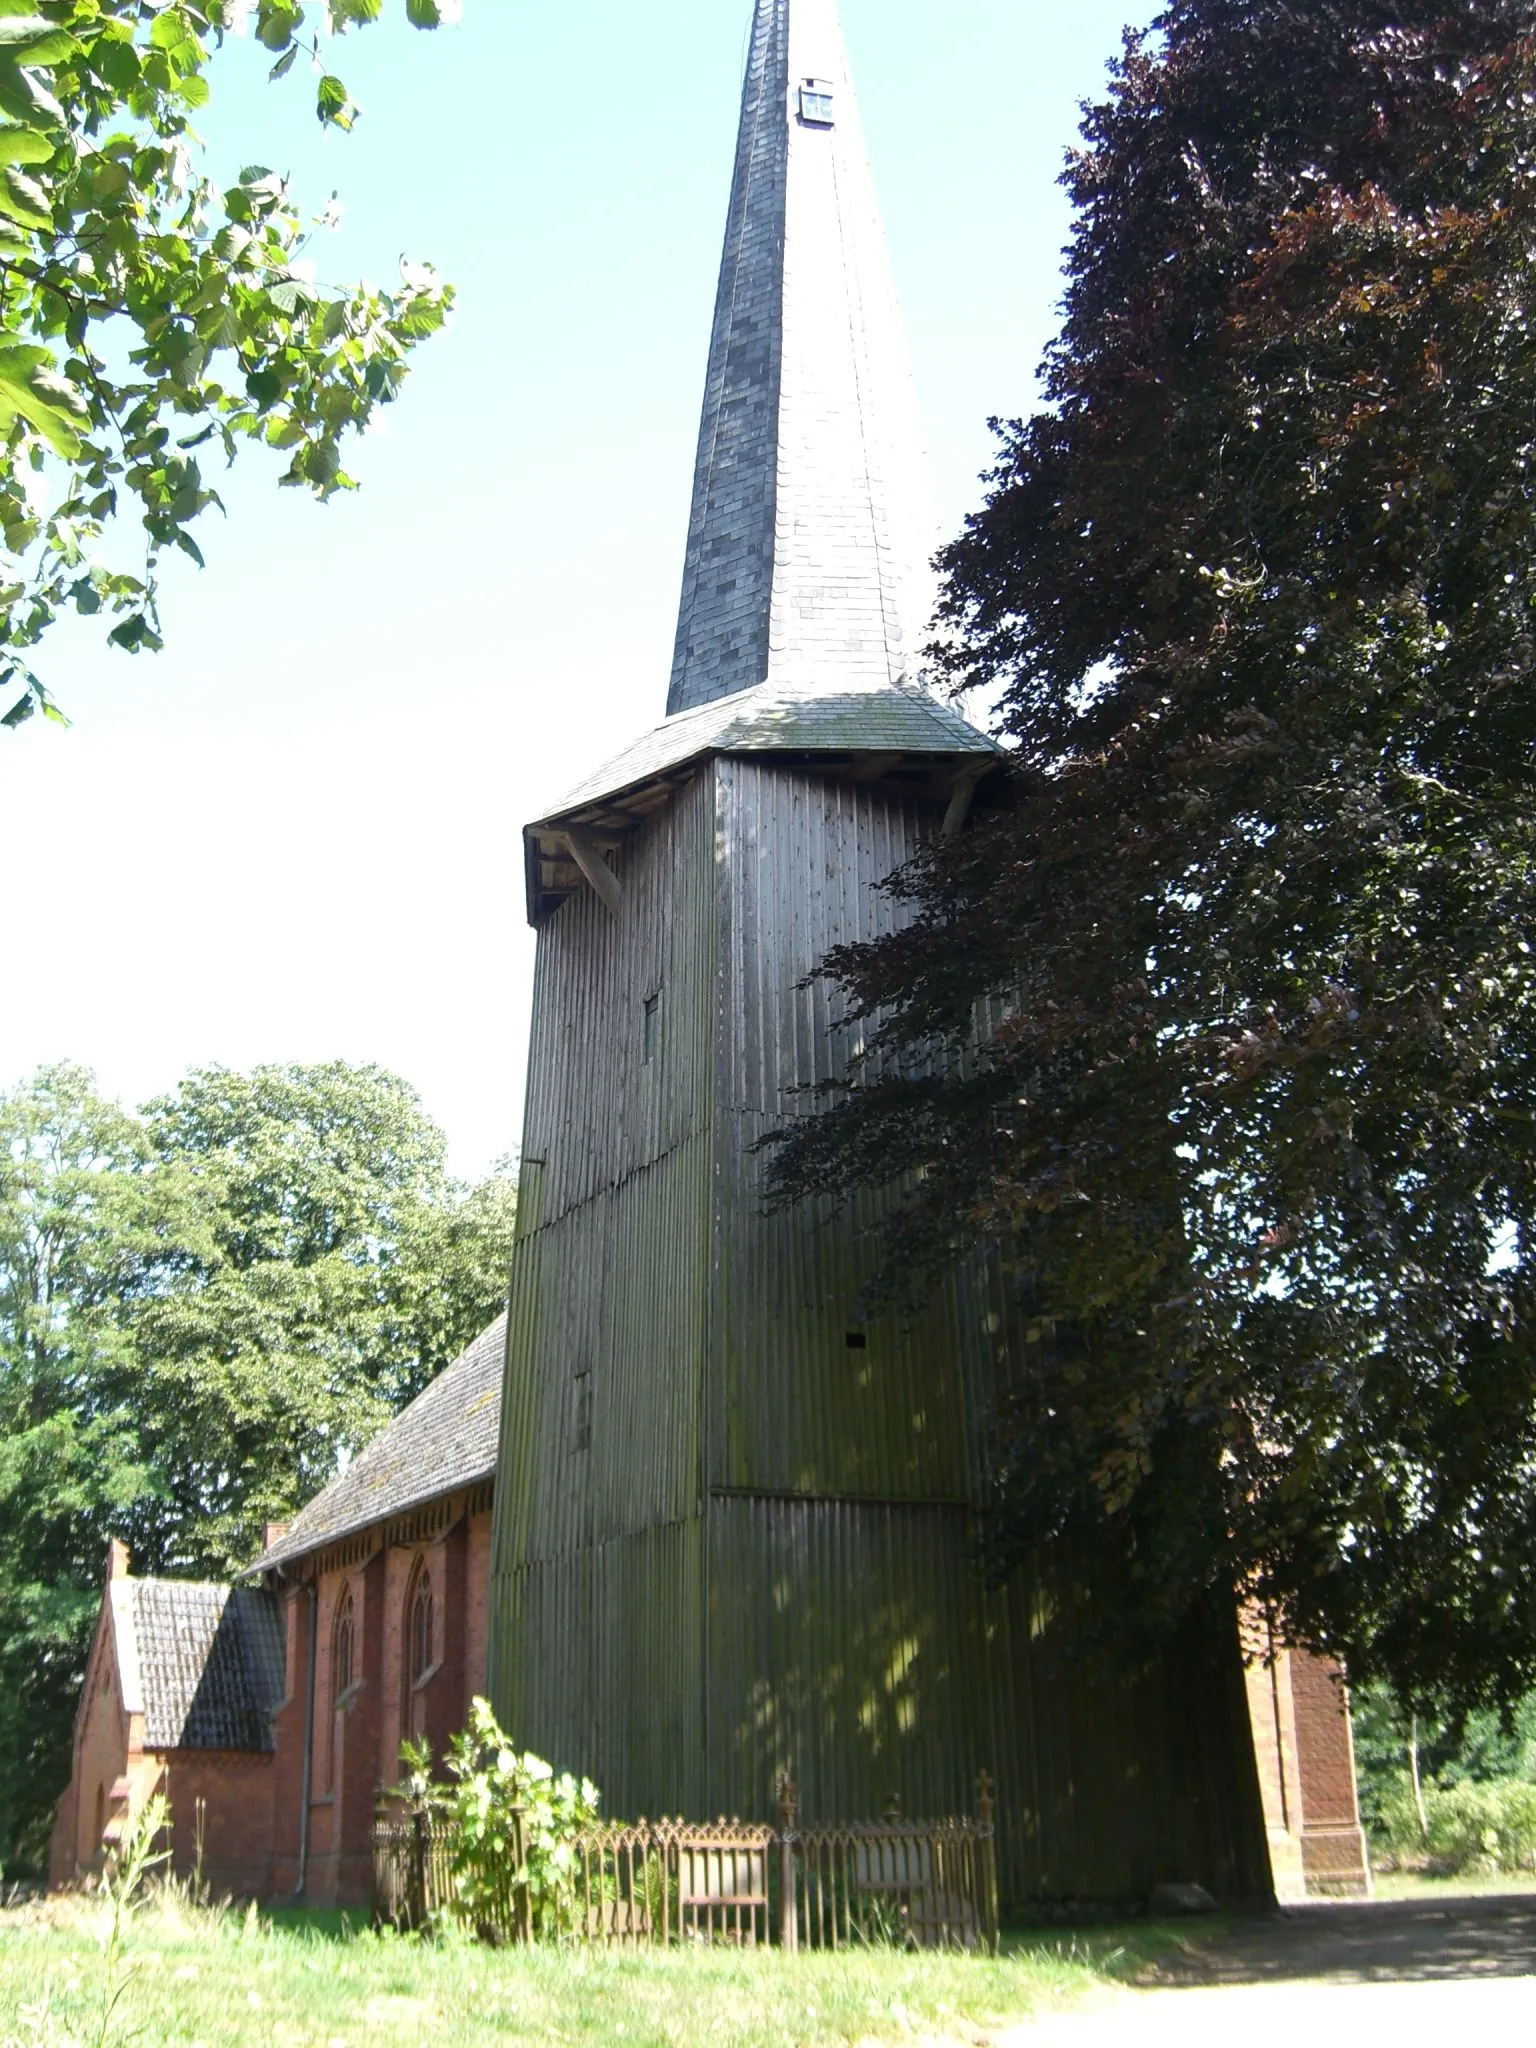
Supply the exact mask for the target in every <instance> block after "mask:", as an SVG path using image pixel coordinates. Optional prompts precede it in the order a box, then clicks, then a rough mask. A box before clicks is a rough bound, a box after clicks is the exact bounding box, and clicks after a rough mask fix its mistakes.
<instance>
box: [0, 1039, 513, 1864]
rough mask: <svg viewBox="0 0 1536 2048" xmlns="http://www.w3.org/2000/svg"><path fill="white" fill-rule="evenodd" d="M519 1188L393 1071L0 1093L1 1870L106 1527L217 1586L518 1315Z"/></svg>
mask: <svg viewBox="0 0 1536 2048" xmlns="http://www.w3.org/2000/svg"><path fill="white" fill-rule="evenodd" d="M514 1203H515V1191H514V1186H513V1183H512V1181H511V1179H510V1178H509V1177H507V1176H505V1175H498V1176H495V1177H493V1178H492V1179H490V1180H488V1181H486V1182H483V1183H481V1184H480V1185H479V1186H478V1187H474V1188H465V1187H462V1186H460V1185H459V1184H457V1183H455V1182H454V1181H452V1180H451V1179H450V1178H449V1177H448V1175H447V1172H446V1169H445V1165H444V1147H443V1138H442V1134H441V1132H440V1131H439V1130H438V1129H437V1128H436V1127H435V1125H433V1124H432V1122H431V1120H430V1119H429V1118H428V1117H427V1116H426V1114H425V1112H424V1111H423V1109H422V1107H421V1103H420V1101H419V1099H418V1098H417V1096H416V1095H415V1093H414V1092H413V1091H412V1090H411V1089H410V1088H409V1087H408V1086H407V1085H406V1084H405V1083H404V1082H403V1081H401V1080H399V1079H398V1078H397V1077H396V1076H394V1075H392V1074H388V1073H385V1072H383V1071H382V1070H380V1069H378V1068H373V1067H353V1066H346V1065H342V1064H340V1063H338V1064H334V1065H329V1066H320V1067H266V1068H258V1069H257V1070H256V1071H255V1072H254V1073H252V1074H248V1075H243V1074H236V1073H231V1072H228V1071H226V1070H223V1069H211V1070H207V1071H203V1072H198V1073H194V1074H192V1075H190V1076H189V1077H188V1078H187V1080H186V1081H184V1082H183V1083H182V1085H181V1087H180V1088H178V1089H177V1090H176V1092H175V1093H174V1094H173V1095H170V1096H167V1097H165V1098H164V1099H163V1100H161V1101H158V1102H155V1103H152V1104H150V1105H149V1106H148V1108H147V1109H146V1110H145V1111H143V1112H142V1114H141V1115H139V1116H131V1115H129V1114H127V1113H126V1112H124V1111H122V1110H120V1109H118V1108H117V1107H116V1106H115V1105H113V1104H111V1103H108V1102H105V1101H103V1100H102V1099H101V1097H100V1096H99V1095H98V1094H97V1092H96V1090H95V1087H94V1084H93V1081H92V1079H91V1076H90V1075H89V1074H86V1073H84V1072H82V1071H81V1070H80V1069H78V1068H73V1067H58V1068H52V1069H47V1070H44V1072H42V1073H41V1074H39V1075H37V1076H36V1077H35V1078H34V1079H33V1081H31V1082H30V1083H28V1084H26V1085H25V1086H23V1087H20V1088H18V1089H15V1090H13V1091H12V1092H11V1093H9V1094H8V1095H5V1096H0V1865H3V1864H5V1863H8V1862H10V1861H11V1860H13V1859H14V1858H15V1857H16V1855H17V1854H18V1845H19V1846H20V1849H21V1850H22V1851H24V1852H25V1853H26V1854H28V1855H31V1856H33V1857H35V1856H36V1855H37V1853H38V1852H39V1849H40V1845H41V1841H42V1839H43V1838H44V1837H45V1835H46V1826H47V1818H48V1812H49V1809H50V1806H51V1803H52V1801H53V1799H54V1798H55V1797H56V1796H57V1794H58V1791H59V1790H60V1787H61V1785H62V1782H63V1780H64V1778H66V1777H67V1776H68V1751H69V1738H70V1727H71V1722H72V1717H73V1712H74V1699H75V1695H76V1691H77V1689H78V1685H79V1677H80V1670H81V1665H82V1661H83V1657H84V1654H85V1650H86V1648H87V1646H88V1643H89V1635H90V1629H91V1626H92V1624H93V1622H94V1619H95V1615H96V1611H97V1608H98V1606H99V1602H100V1578H101V1571H102V1560H103V1557H104V1554H105V1546H106V1540H107V1537H108V1535H109V1534H110V1535H117V1536H122V1537H124V1538H125V1539H126V1540H127V1541H128V1542H129V1543H130V1545H131V1546H132V1549H133V1551H134V1555H135V1559H136V1563H137V1566H138V1568H139V1569H142V1570H145V1571H166V1572H172V1573H178V1574H181V1575H190V1576H209V1577H219V1576H223V1575H226V1574H228V1573H229V1572H231V1571H234V1570H237V1569H238V1568H240V1567H241V1566H242V1565H244V1564H246V1563H248V1562H249V1560H250V1559H251V1557H252V1556H253V1555H254V1554H255V1553H256V1551H257V1550H258V1549H259V1547H260V1530H261V1524H262V1523H263V1522H264V1521H267V1520H272V1519H281V1518H283V1517H285V1516H287V1515H289V1514H291V1513H292V1512H293V1510H294V1509H295V1508H297V1507H299V1506H301V1505H302V1504H303V1502H304V1501H305V1500H306V1499H308V1498H309V1497H310V1496H311V1495H313V1494H314V1493H315V1492H316V1491H317V1490H318V1489H319V1488H320V1487H321V1486H322V1485H324V1483H325V1482H326V1481H327V1480H328V1479H329V1478H330V1477H331V1476H332V1474H333V1473H334V1472H335V1470H336V1468H337V1464H338V1461H339V1459H340V1458H341V1456H342V1455H343V1454H344V1453H348V1452H352V1451H355V1450H357V1449H358V1448H360V1446H361V1445H362V1444H364V1443H366V1442H367V1441H368V1439H369V1438H370V1437H371V1436H372V1435H373V1434H374V1433H375V1432H376V1431H377V1430H378V1428H380V1427H381V1426H382V1424H383V1423H384V1422H385V1421H387V1420H388V1418H389V1416H390V1415H391V1414H392V1413H393V1412H395V1410H397V1409H398V1408H399V1407H401V1406H403V1405H404V1403H405V1402H406V1401H407V1400H409V1399H410V1398H411V1397H412V1396H413V1395H414V1394H416V1393H417V1392H419V1391H420V1389H421V1388H422V1387H423V1386H425V1385H426V1384H427V1382H428V1381H429V1380H430V1379H431V1378H432V1377H433V1375H434V1374H435V1373H437V1372H438V1371H440V1370H441V1369H442V1367H443V1366H444V1365H446V1364H447V1363H448V1362H449V1361H450V1360H451V1359H452V1358H454V1357H455V1356H456V1355H457V1354H458V1352H459V1351H461V1350H462V1349H463V1347H464V1345H465V1344H467V1343H468V1342H469V1340H470V1339H471V1338H472V1337H473V1336H475V1335H476V1334H477V1333H478V1332H479V1331H480V1330H481V1329H483V1328H484V1327H485V1325H486V1324H487V1323H489V1322H490V1321H491V1320H492V1319H493V1317H494V1316H495V1315H496V1314H497V1313H498V1311H499V1309H500V1307H501V1305H502V1302H503V1299H504V1295H505V1288H506V1266H507V1261H508V1258H509V1255H510V1242H511V1230H512V1220H513V1210H514Z"/></svg>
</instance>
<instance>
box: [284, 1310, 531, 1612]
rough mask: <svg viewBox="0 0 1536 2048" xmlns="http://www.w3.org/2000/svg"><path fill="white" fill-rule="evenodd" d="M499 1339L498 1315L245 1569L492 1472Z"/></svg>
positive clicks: (501, 1322)
mask: <svg viewBox="0 0 1536 2048" xmlns="http://www.w3.org/2000/svg"><path fill="white" fill-rule="evenodd" d="M506 1344H507V1319H506V1317H505V1316H504V1315H501V1316H498V1317H497V1318H496V1320H495V1322H494V1323H492V1325H491V1327H490V1328H489V1329H488V1330H484V1331H482V1332H481V1334H480V1335H479V1336H478V1337H477V1338H476V1339H475V1341H474V1343H473V1344H471V1345H470V1347H469V1349H468V1350H467V1351H466V1352H464V1353H463V1355H462V1356H461V1357H459V1358H457V1359H455V1360H454V1362H453V1364H452V1365H450V1366H449V1367H448V1368H447V1370H446V1371H445V1372H442V1373H439V1375H438V1377H437V1378H436V1379H435V1380H434V1381H433V1382H432V1384H431V1386H430V1387H428V1388H427V1389H426V1391H425V1392H424V1393H422V1394H418V1395H417V1397H416V1399H415V1400H414V1401H413V1402H412V1403H411V1405H410V1407H409V1408H407V1409H405V1410H403V1411H402V1413H401V1414H399V1415H397V1416H396V1417H395V1420H394V1421H393V1422H392V1423H390V1425H389V1427H388V1428H387V1429H385V1430H383V1431H382V1432H381V1433H380V1434H379V1435H378V1436H376V1437H375V1438H374V1440H373V1442H372V1443H371V1444H369V1446H368V1447H367V1449H366V1450H364V1451H360V1452H359V1453H358V1455H357V1456H356V1457H355V1458H354V1459H353V1461H352V1463H351V1464H350V1465H349V1466H348V1467H347V1469H346V1471H345V1472H342V1473H340V1474H338V1476H337V1477H336V1478H335V1479H333V1480H332V1481H331V1483H330V1485H329V1486H328V1487H326V1489H325V1491H324V1492H323V1493H319V1494H316V1496H315V1498H314V1499H313V1500H312V1501H311V1502H310V1503H309V1506H308V1507H307V1508H305V1509H303V1510H302V1512H301V1513H299V1514H298V1515H296V1516H295V1517H294V1520H293V1523H292V1525H291V1526H290V1528H289V1530H288V1533H287V1535H286V1536H284V1537H283V1538H282V1540H281V1541H280V1542H278V1543H275V1544H274V1545H273V1546H272V1548H271V1549H270V1550H268V1551H267V1552H265V1553H264V1555H263V1556H261V1557H260V1558H258V1559H257V1561H256V1563H255V1564H254V1565H252V1567H251V1569H252V1570H253V1571H267V1570H269V1569H271V1568H272V1567H274V1566H276V1565H283V1564H291V1563H292V1562H293V1561H294V1560H295V1559H297V1558H301V1557H307V1556H308V1555H309V1554H310V1552H311V1551H315V1550H319V1549H321V1548H322V1547H323V1546H324V1545H325V1544H327V1543H334V1542H336V1541H337V1540H338V1539H339V1538H341V1537H343V1536H350V1535H353V1534H354V1533H355V1532H356V1531H357V1530H359V1529H366V1528H368V1527H369V1526H370V1524H371V1523H374V1522H380V1521H383V1520H385V1519H386V1518H387V1517H389V1516H392V1515H399V1514H404V1513H405V1511H406V1510H407V1509H408V1508H414V1507H420V1506H422V1505H423V1504H424V1503H425V1502H427V1501H429V1500H436V1499H437V1498H438V1497H439V1496H440V1495H442V1494H445V1493H452V1492H454V1491H455V1489H456V1488H458V1487H461V1486H473V1485H475V1484H476V1483H477V1482H478V1481H479V1480H482V1479H488V1478H489V1477H490V1476H491V1474H492V1473H493V1472H494V1471H495V1470H496V1449H497V1439H498V1437H499V1435H500V1430H501V1377H502V1369H503V1365H504V1362H505V1353H506Z"/></svg>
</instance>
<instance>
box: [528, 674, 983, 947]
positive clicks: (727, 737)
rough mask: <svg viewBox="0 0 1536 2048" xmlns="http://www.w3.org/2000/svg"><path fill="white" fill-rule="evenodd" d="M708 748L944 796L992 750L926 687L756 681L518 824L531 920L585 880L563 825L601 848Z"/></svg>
mask: <svg viewBox="0 0 1536 2048" xmlns="http://www.w3.org/2000/svg"><path fill="white" fill-rule="evenodd" d="M717 754H772V755H775V756H777V757H779V758H782V759H786V760H788V761H792V762H797V763H802V764H803V765H805V766H807V767H810V768H820V769H823V770H825V771H827V772H829V773H835V774H836V775H838V776H839V777H840V778H846V779H848V780H851V781H895V782H901V783H905V784H907V785H909V786H910V787H911V788H912V789H913V790H914V793H918V794H924V795H927V796H930V797H931V798H933V799H934V800H936V801H937V800H943V799H945V798H948V797H950V796H952V795H953V793H954V791H955V789H956V787H957V785H958V786H962V787H963V786H965V785H966V784H967V783H970V782H974V781H975V780H976V779H977V771H978V769H981V770H983V771H984V770H985V768H986V767H987V766H989V765H990V764H992V763H993V762H997V763H1001V761H1002V760H1003V759H1004V754H1003V750H1002V748H1000V747H999V746H998V745H997V743H996V742H995V741H994V740H991V739H989V738H988V737H987V735H986V734H985V733H983V732H979V731H978V730H977V729H976V727H975V726H973V725H971V724H970V723H969V722H968V721H967V720H966V719H964V718H962V717H961V716H960V714H959V712H957V711H953V710H951V709H950V707H949V706H948V705H947V704H943V703H941V702H940V701H939V699H938V698H937V697H932V696H930V695H929V694H928V693H927V692H926V691H923V690H913V689H898V688H895V687H891V688H887V689H863V690H846V691H841V692H837V693H833V694H828V693H827V692H826V691H824V690H818V689H816V688H815V687H814V686H800V687H796V686H793V685H786V684H782V683H762V684H759V685H758V687H757V688H756V689H754V690H743V691H740V692H738V693H737V694H736V695H734V696H731V697H725V698H721V699H719V700H718V701H716V702H714V703H711V704H702V705H699V706H697V707H695V708H693V709H691V710H688V711H680V712H677V713H676V714H675V715H674V716H673V717H671V718H667V719H663V720H662V722H661V724H660V725H657V726H653V727H652V729H651V730H650V731H649V732H648V733H646V734H645V735H644V737H643V738H641V739H639V740H637V741H636V742H635V743H634V744H633V745H632V746H630V747H626V748H625V750H624V752H623V753H622V754H619V755H617V756H615V758H614V759H613V760H611V761H609V762H607V763H606V764H605V765H604V766H603V767H602V768H600V769H598V770H597V772H596V773H595V774H594V775H592V776H590V777H589V778H588V779H587V780H586V781H585V782H583V783H581V784H580V785H579V786H578V787H577V788H576V789H574V790H572V791H571V792H570V794H569V795H568V796H566V797H565V798H564V799H563V800H562V801H561V802H560V803H559V804H557V805H556V806H555V807H554V809H553V810H551V811H549V812H548V813H546V815H545V816H544V817H542V818H539V819H536V820H535V821H534V822H533V823H532V824H530V825H526V826H525V827H524V828H523V847H524V858H525V862H526V869H527V887H528V918H529V922H530V923H531V924H535V925H537V924H541V923H542V922H543V920H544V919H545V918H546V917H547V916H548V915H549V913H550V912H551V911H552V910H553V909H555V908H556V907H557V906H558V905H559V904H560V903H562V902H563V901H564V900H565V898H566V897H567V896H570V895H572V894H573V893H574V892H575V891H576V890H577V889H580V888H582V887H584V886H585V883H584V880H583V870H582V866H581V864H580V862H579V861H578V859H577V856H576V853H575V852H574V851H573V844H572V837H571V835H572V833H573V832H574V833H575V834H576V835H577V837H578V838H579V839H580V840H582V841H583V842H584V849H583V850H585V849H586V848H592V849H595V850H597V851H599V852H602V853H606V852H609V851H612V850H613V849H614V848H615V847H617V846H619V845H621V844H622V843H623V841H624V840H625V839H626V838H627V837H628V836H629V834H630V833H631V832H633V831H634V830H635V828H636V827H637V826H639V825H641V824H643V823H644V821H645V820H646V819H647V818H648V817H651V816H653V815H654V814H655V813H656V812H657V811H659V810H661V809H663V808H664V807H665V806H666V805H667V804H668V803H670V802H671V800H672V797H673V796H674V795H675V794H676V792H677V791H678V790H679V789H680V788H682V787H683V785H684V784H685V783H687V782H689V781H691V780H692V778H693V777H694V775H696V774H697V773H698V771H699V768H700V766H701V765H702V764H703V762H705V761H706V760H708V759H710V758H712V757H713V756H715V755H717Z"/></svg>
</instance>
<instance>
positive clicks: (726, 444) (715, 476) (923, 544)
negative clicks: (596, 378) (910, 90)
mask: <svg viewBox="0 0 1536 2048" xmlns="http://www.w3.org/2000/svg"><path fill="white" fill-rule="evenodd" d="M931 548H932V537H931V526H930V520H929V517H928V510H927V481H926V465H925V461H924V456H923V448H922V435H921V429H920V426H919V422H918V413H917V402H916V397H915V394H914V391H913V386H912V373H911V367H910V363H909V361H908V358H907V354H906V347H905V341H904V337H903V334H902V328H901V320H900V315H899V313H898V310H897V305H896V293H895V287H894V284H893V281H892V277H891V268H890V259H889V257H888V254H887V252H886V246H885V236H884V232H883V229H882V227H881V224H880V215H879V209H878V207H877V204H876V201H875V194H874V184H873V180H872V178H871V176H870V170H869V161H868V156H867V153H866V150H865V145H864V136H863V129H862V126H861V124H860V121H859V111H858V105H857V101H856V99H855V97H854V91H853V84H852V80H851V78H850V76H849V70H848V58H847V52H846V49H845V47H844V43H843V36H842V30H841V27H840V26H839V23H838V17H837V7H836V4H835V0H757V14H756V20H755V23H754V26H753V33H752V44H751V51H750V55H749V58H748V64H747V77H746V84H745V88H744V91H743V95H742V118H741V130H740V139H739V142H738V145H737V157H736V176H735V182H734V185H733V188H732V193H731V208H730V215H729V219H728V222H727V227H726V242H725V256H724V260H723V263H722V265H721V274H720V292H719V299H718V302H717V306H716V312H715V327H714V335H713V340H712V343H711V348H710V359H709V373H708V380H707V384H706V390H705V398H704V416H703V422H702V426H701V430H700V436H699V454H698V465H697V469H696V472H695V480H694V497H693V511H692V519H691V522H690V529H689V536H688V553H687V560H686V565H685V569H684V575H683V595H682V606H681V611H680V614H679V619H678V633H677V647H676V653H675V656H674V660H673V668H672V687H671V692H670V695H669V697H668V702H667V709H668V712H669V713H675V712H679V711H686V710H690V709H693V708H695V707H697V706H700V705H703V704H708V703H711V702H713V701H714V700H715V699H717V698H721V697H729V696H733V695H735V694H736V693H737V692H739V691H743V690H751V689H754V688H756V687H757V686H758V685H759V684H762V683H771V684H776V685H782V686H786V687H790V688H793V689H795V690H797V691H798V690H805V689H808V690H812V691H815V692H817V693H820V692H823V691H825V692H827V693H829V694H841V693H844V692H847V691H850V690H871V689H888V688H890V687H891V686H892V685H893V684H895V685H898V686H901V685H908V686H910V685H912V684H914V683H915V682H916V679H917V677H916V669H917V657H918V652H919V650H920V648H921V645H922V642H923V639H924V635H925V628H926V625H927V622H928V618H929V616H930V614H931V611H932V606H933V584H932V577H931V573H930V571H929V569H928V566H927V557H928V555H929V553H930V551H931Z"/></svg>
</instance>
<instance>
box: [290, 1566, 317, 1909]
mask: <svg viewBox="0 0 1536 2048" xmlns="http://www.w3.org/2000/svg"><path fill="white" fill-rule="evenodd" d="M319 1641H320V1592H319V1588H318V1587H317V1586H316V1584H315V1582H314V1580H313V1579H311V1580H310V1581H309V1685H308V1694H307V1697H306V1699H305V1702H304V1769H303V1772H302V1774H301V1775H302V1779H303V1790H302V1792H301V1793H300V1795H299V1796H300V1801H301V1804H300V1806H299V1877H298V1883H297V1884H295V1886H294V1888H293V1896H294V1897H295V1898H296V1899H297V1898H300V1897H302V1896H303V1893H304V1889H305V1886H306V1885H307V1884H308V1883H309V1803H310V1794H311V1792H312V1790H313V1780H314V1769H315V1652H316V1650H317V1648H318V1647H319Z"/></svg>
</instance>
